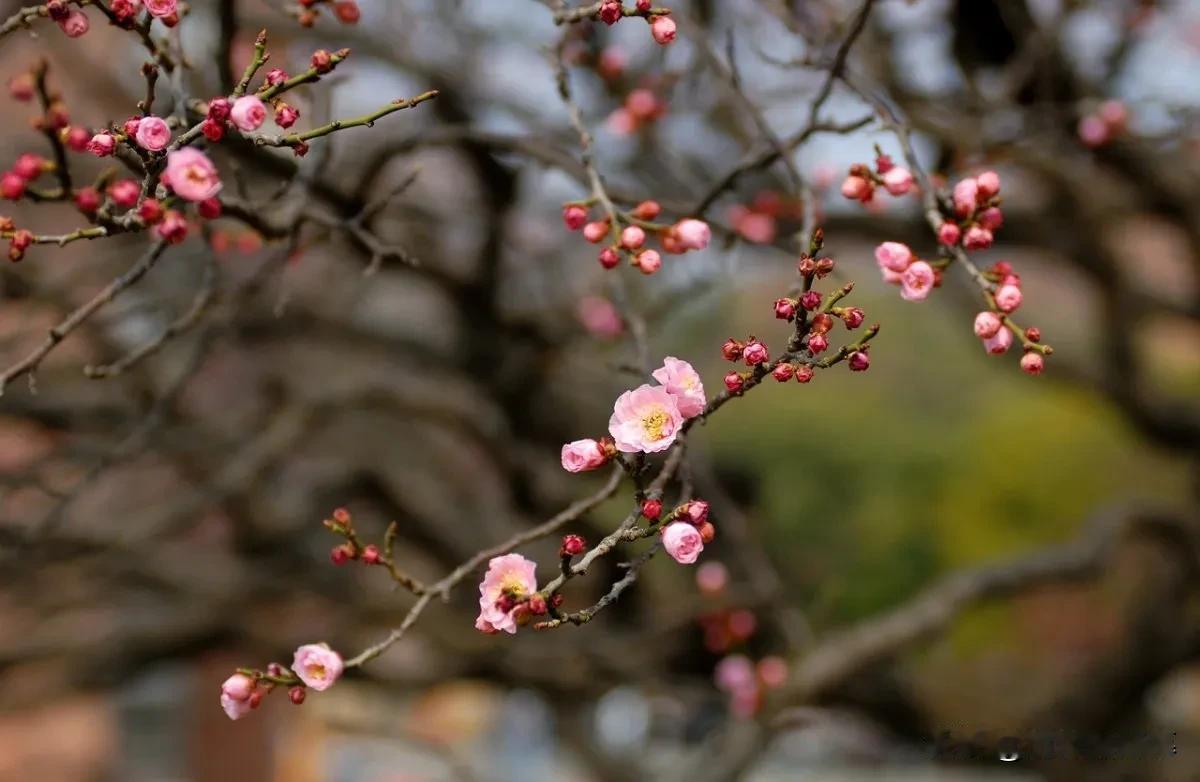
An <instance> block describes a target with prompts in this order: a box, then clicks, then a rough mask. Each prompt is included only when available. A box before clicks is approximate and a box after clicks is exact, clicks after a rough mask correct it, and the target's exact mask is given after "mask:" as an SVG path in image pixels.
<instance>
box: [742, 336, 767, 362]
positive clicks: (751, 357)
mask: <svg viewBox="0 0 1200 782" xmlns="http://www.w3.org/2000/svg"><path fill="white" fill-rule="evenodd" d="M768 358H769V357H768V355H767V346H766V345H764V344H763V343H761V342H759V341H758V340H757V339H754V340H751V341H750V342H748V343H746V347H744V348H742V360H743V361H745V362H746V366H751V367H752V366H755V365H757V364H762V363H763V362H765V361H767V360H768Z"/></svg>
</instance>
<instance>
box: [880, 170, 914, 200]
mask: <svg viewBox="0 0 1200 782" xmlns="http://www.w3.org/2000/svg"><path fill="white" fill-rule="evenodd" d="M883 186H884V188H885V189H886V190H887V191H888V192H889V193H891V194H892V195H894V196H902V195H904V194H906V193H908V192H909V191H910V190H912V187H913V175H912V172H911V171H909V170H908V169H907V168H901V167H900V166H897V167H895V168H893V169H890V170H889V171H888V172H887V173H886V174H884V175H883Z"/></svg>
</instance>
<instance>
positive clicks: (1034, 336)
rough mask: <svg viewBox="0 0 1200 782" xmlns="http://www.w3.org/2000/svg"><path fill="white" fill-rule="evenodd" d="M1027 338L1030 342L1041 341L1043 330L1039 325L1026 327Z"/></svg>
mask: <svg viewBox="0 0 1200 782" xmlns="http://www.w3.org/2000/svg"><path fill="white" fill-rule="evenodd" d="M1025 339H1027V340H1029V341H1030V342H1041V341H1042V330H1041V329H1039V328H1038V327H1037V326H1030V327H1029V328H1027V329H1025Z"/></svg>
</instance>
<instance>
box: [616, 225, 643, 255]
mask: <svg viewBox="0 0 1200 782" xmlns="http://www.w3.org/2000/svg"><path fill="white" fill-rule="evenodd" d="M645 243H646V232H645V231H643V230H642V229H641V228H639V227H638V226H636V225H631V226H628V227H627V228H626V229H625V230H624V231H621V246H622V247H624V248H625V249H626V250H636V249H637V248H639V247H641V246H642V245H643V244H645Z"/></svg>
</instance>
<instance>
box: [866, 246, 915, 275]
mask: <svg viewBox="0 0 1200 782" xmlns="http://www.w3.org/2000/svg"><path fill="white" fill-rule="evenodd" d="M913 260H914V256H913V251H912V250H911V249H909V247H908V245H906V244H901V243H900V242H884V243H883V244H881V245H879V246H878V247H876V248H875V262H876V263H877V264H879V268H880V269H887V270H889V271H894V272H902V271H904V270H905V269H907V268H908V266H909V264H911V263H912V262H913Z"/></svg>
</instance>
